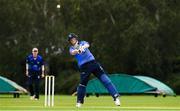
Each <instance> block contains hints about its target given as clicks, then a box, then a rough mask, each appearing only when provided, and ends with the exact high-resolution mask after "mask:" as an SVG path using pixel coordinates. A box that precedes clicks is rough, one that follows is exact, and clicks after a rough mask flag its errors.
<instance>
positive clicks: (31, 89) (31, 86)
mask: <svg viewBox="0 0 180 111" xmlns="http://www.w3.org/2000/svg"><path fill="white" fill-rule="evenodd" d="M27 84H28V89H29V93H30V96H31V97H30V99H34V90H33V77H32V76H29V77H28V83H27Z"/></svg>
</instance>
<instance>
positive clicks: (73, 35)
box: [68, 33, 78, 41]
mask: <svg viewBox="0 0 180 111" xmlns="http://www.w3.org/2000/svg"><path fill="white" fill-rule="evenodd" d="M72 38H78V36H77V35H76V34H74V33H70V34H69V35H68V41H70V40H71V39H72Z"/></svg>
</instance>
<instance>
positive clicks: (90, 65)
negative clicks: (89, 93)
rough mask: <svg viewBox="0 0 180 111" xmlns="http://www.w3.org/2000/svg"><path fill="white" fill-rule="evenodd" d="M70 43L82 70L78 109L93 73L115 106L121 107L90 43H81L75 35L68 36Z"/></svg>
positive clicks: (70, 49)
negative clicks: (91, 50)
mask: <svg viewBox="0 0 180 111" xmlns="http://www.w3.org/2000/svg"><path fill="white" fill-rule="evenodd" d="M68 41H69V43H70V44H71V46H70V48H69V52H70V54H71V55H73V56H74V57H75V59H76V60H77V63H78V66H79V69H80V84H79V86H78V88H77V103H76V107H78V108H79V107H81V105H82V104H83V103H84V96H85V94H86V85H87V83H88V80H89V76H90V74H91V73H93V74H94V75H95V76H96V77H97V78H98V79H99V80H100V81H101V82H102V84H103V85H104V86H105V87H106V88H107V90H108V91H109V93H110V94H111V96H112V97H113V99H114V103H115V105H117V106H120V100H119V93H118V91H117V89H116V87H115V86H114V84H113V83H112V82H111V80H110V79H109V77H108V76H107V74H106V73H105V71H104V69H103V68H102V66H101V65H100V64H99V63H98V62H97V61H96V60H95V57H94V56H93V54H92V53H91V52H90V50H89V47H90V45H89V43H88V42H86V41H79V40H78V36H77V35H76V34H74V33H70V34H69V35H68Z"/></svg>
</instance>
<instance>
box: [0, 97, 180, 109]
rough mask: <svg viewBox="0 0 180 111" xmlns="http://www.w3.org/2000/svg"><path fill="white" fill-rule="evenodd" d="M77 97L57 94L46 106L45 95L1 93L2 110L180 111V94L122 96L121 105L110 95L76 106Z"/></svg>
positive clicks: (88, 100) (0, 103)
mask: <svg viewBox="0 0 180 111" xmlns="http://www.w3.org/2000/svg"><path fill="white" fill-rule="evenodd" d="M75 102H76V97H74V96H64V95H56V96H55V106H54V107H44V96H43V95H41V96H40V100H38V101H35V100H30V99H29V96H27V95H23V96H21V97H20V98H12V95H0V111H180V96H177V97H169V96H168V97H165V98H163V97H157V98H155V97H154V96H122V97H121V102H122V105H121V106H120V107H118V106H115V105H114V102H113V101H112V98H111V97H110V96H100V97H99V98H97V97H95V96H90V97H88V98H86V99H85V104H84V105H83V106H82V107H81V108H76V107H75Z"/></svg>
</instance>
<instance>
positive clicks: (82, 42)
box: [81, 41, 89, 45]
mask: <svg viewBox="0 0 180 111" xmlns="http://www.w3.org/2000/svg"><path fill="white" fill-rule="evenodd" d="M81 44H82V45H86V44H88V45H89V43H88V42H86V41H81Z"/></svg>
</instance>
